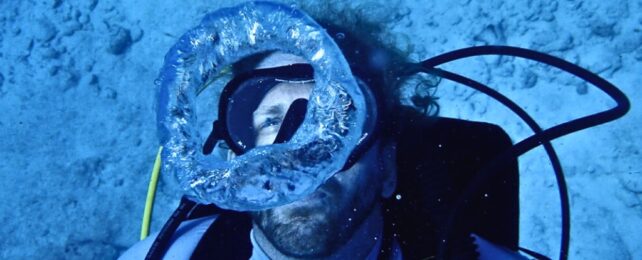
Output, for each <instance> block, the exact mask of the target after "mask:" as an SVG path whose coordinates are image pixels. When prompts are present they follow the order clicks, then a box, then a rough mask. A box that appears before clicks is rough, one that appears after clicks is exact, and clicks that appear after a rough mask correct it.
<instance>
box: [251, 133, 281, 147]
mask: <svg viewBox="0 0 642 260" xmlns="http://www.w3.org/2000/svg"><path fill="white" fill-rule="evenodd" d="M276 134H277V133H276V132H269V133H263V134H259V135H258V136H256V146H262V145H270V144H272V143H274V139H276Z"/></svg>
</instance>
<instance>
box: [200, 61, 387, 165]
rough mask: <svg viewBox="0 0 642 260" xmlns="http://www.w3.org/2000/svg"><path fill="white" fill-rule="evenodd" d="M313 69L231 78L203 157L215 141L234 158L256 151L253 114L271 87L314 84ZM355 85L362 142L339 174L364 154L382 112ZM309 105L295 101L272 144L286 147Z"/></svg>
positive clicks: (372, 97) (363, 87)
mask: <svg viewBox="0 0 642 260" xmlns="http://www.w3.org/2000/svg"><path fill="white" fill-rule="evenodd" d="M313 72H314V71H313V68H312V67H311V66H310V65H308V64H292V65H287V66H282V67H276V68H268V69H258V70H253V71H250V72H246V73H243V74H241V75H238V76H236V77H234V78H233V79H232V80H231V81H230V82H229V83H227V85H226V86H225V87H224V88H223V91H222V92H221V97H220V100H221V101H220V102H219V109H218V115H219V118H218V119H217V120H216V121H214V123H213V126H212V132H211V133H210V135H209V136H208V137H207V140H206V141H205V143H204V144H203V154H206V155H207V154H210V153H211V152H212V150H213V149H214V146H215V145H216V143H217V141H219V140H223V141H225V144H226V145H227V147H229V149H230V150H232V151H233V152H234V153H235V154H236V155H237V156H238V155H242V154H244V153H246V152H247V151H249V150H251V149H252V148H254V147H255V145H254V143H255V140H254V139H255V136H256V132H257V129H255V128H254V127H253V122H252V116H253V112H254V111H255V110H256V108H257V107H258V105H259V103H260V102H261V100H262V99H263V97H264V96H265V94H266V93H267V92H268V91H270V90H271V89H272V88H273V87H275V86H276V85H277V84H280V83H284V82H285V83H291V84H306V83H313V82H314V81H313ZM357 80H358V83H359V84H358V85H359V89H360V90H361V92H362V93H363V94H364V98H365V101H366V107H365V108H366V121H365V125H364V126H363V129H364V130H363V134H362V138H361V139H360V140H359V142H358V143H357V146H356V147H355V148H354V150H353V151H352V153H351V154H350V157H348V160H347V161H346V163H345V164H344V166H343V168H342V170H346V169H349V168H350V167H351V166H352V165H353V164H354V163H355V162H356V161H358V159H359V157H360V156H361V155H362V154H363V153H364V152H365V151H367V150H368V149H369V148H370V146H371V145H372V143H373V142H374V141H375V140H376V137H377V136H378V129H380V125H379V124H380V122H381V120H380V118H379V116H378V111H379V110H380V109H381V108H380V104H379V102H378V100H380V97H377V94H375V93H374V92H373V91H372V90H371V89H370V88H369V87H367V86H366V85H365V83H363V82H362V81H360V80H359V79H358V78H357ZM307 103H308V101H307V100H305V99H300V100H295V101H294V102H293V103H292V105H290V107H289V109H288V111H287V113H285V116H284V117H283V119H278V120H277V121H280V122H282V123H281V125H280V128H279V129H280V130H279V132H278V134H277V136H276V139H275V140H274V142H273V143H275V144H278V143H285V142H287V141H289V140H290V139H291V138H292V136H293V135H294V133H295V131H296V130H297V129H299V127H300V126H301V124H302V123H303V119H304V116H305V111H306V108H307Z"/></svg>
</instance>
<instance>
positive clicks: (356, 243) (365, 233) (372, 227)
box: [253, 205, 383, 260]
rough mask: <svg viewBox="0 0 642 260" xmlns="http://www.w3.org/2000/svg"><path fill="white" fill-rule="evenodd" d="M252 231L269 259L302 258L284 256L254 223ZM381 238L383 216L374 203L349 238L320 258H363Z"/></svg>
mask: <svg viewBox="0 0 642 260" xmlns="http://www.w3.org/2000/svg"><path fill="white" fill-rule="evenodd" d="M253 233H254V239H255V240H256V243H257V244H258V245H259V247H260V249H261V250H262V251H263V252H264V253H265V254H266V255H267V256H268V257H269V258H270V259H288V260H296V259H302V258H295V257H290V256H286V255H284V254H283V253H281V252H280V251H279V250H278V249H276V248H275V247H274V246H273V245H272V243H270V241H269V240H268V239H267V238H266V237H265V234H264V233H263V232H262V231H261V229H260V228H258V227H257V226H256V225H254V228H253ZM382 239H383V217H382V215H381V207H380V205H375V207H374V208H373V209H372V211H371V212H370V214H369V215H368V217H367V218H366V219H364V221H363V222H362V223H361V224H360V225H359V227H358V228H357V230H356V231H355V232H354V234H352V236H351V237H350V239H349V240H348V241H347V242H346V243H345V244H344V245H342V246H341V247H339V249H338V250H336V251H335V252H333V253H332V254H331V255H330V256H328V257H323V258H321V259H365V258H366V257H368V255H369V254H370V253H371V252H372V250H373V248H374V246H375V245H377V243H380V242H381V241H382Z"/></svg>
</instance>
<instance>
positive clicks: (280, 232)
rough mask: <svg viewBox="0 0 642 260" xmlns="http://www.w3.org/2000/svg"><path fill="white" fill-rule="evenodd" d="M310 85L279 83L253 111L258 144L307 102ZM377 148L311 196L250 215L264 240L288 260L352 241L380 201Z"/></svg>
mask: <svg viewBox="0 0 642 260" xmlns="http://www.w3.org/2000/svg"><path fill="white" fill-rule="evenodd" d="M312 88H313V85H312V84H297V83H294V84H291V83H287V84H286V83H282V84H279V85H276V86H275V87H274V88H273V89H272V90H270V91H269V92H268V93H267V94H266V96H265V97H264V98H263V100H262V101H261V103H260V104H259V106H258V108H257V109H256V111H255V112H254V114H253V116H254V127H255V129H257V130H256V145H257V146H258V145H267V144H271V143H272V142H273V141H274V139H275V137H276V134H277V133H278V131H279V127H280V124H281V121H282V119H283V118H284V117H285V113H286V111H287V110H288V108H289V106H290V104H292V102H293V101H294V100H296V99H299V98H305V99H307V98H308V97H309V95H310V92H311V90H312ZM379 151H380V149H379V145H378V144H375V145H373V146H372V148H371V149H370V150H369V151H368V152H366V153H365V154H364V155H363V156H362V157H361V159H360V160H359V161H358V162H357V163H356V164H355V165H354V166H352V167H351V168H350V169H348V170H346V171H344V172H340V173H337V174H335V175H334V176H333V177H331V178H330V179H328V181H326V183H325V184H323V185H322V186H321V187H319V189H317V190H316V191H315V192H314V193H312V194H311V195H309V196H307V197H306V198H304V199H302V200H299V201H295V202H293V203H290V204H287V205H284V206H280V207H276V208H272V209H268V210H264V211H259V212H254V213H253V219H254V222H255V224H256V226H257V227H258V228H260V229H261V231H262V233H263V234H265V237H266V238H267V239H268V240H269V241H270V242H271V244H272V245H273V246H274V247H275V248H276V249H278V250H279V251H280V252H281V253H283V254H285V255H287V256H291V257H323V256H328V255H330V254H332V252H334V251H335V250H337V249H338V248H339V247H340V246H341V245H343V244H344V243H346V241H347V240H348V239H350V237H352V235H353V233H354V232H355V230H356V229H357V228H358V227H359V225H360V224H361V223H362V222H363V220H364V219H365V218H366V217H367V216H369V214H370V213H371V211H372V210H373V208H375V204H376V203H378V201H379V198H380V194H381V189H382V188H381V187H382V182H383V173H382V167H381V163H380V160H379Z"/></svg>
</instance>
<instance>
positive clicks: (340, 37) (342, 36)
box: [334, 32, 346, 40]
mask: <svg viewBox="0 0 642 260" xmlns="http://www.w3.org/2000/svg"><path fill="white" fill-rule="evenodd" d="M334 37H335V38H337V40H343V39H345V38H346V35H345V34H344V33H342V32H340V33H337V34H335V35H334Z"/></svg>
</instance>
